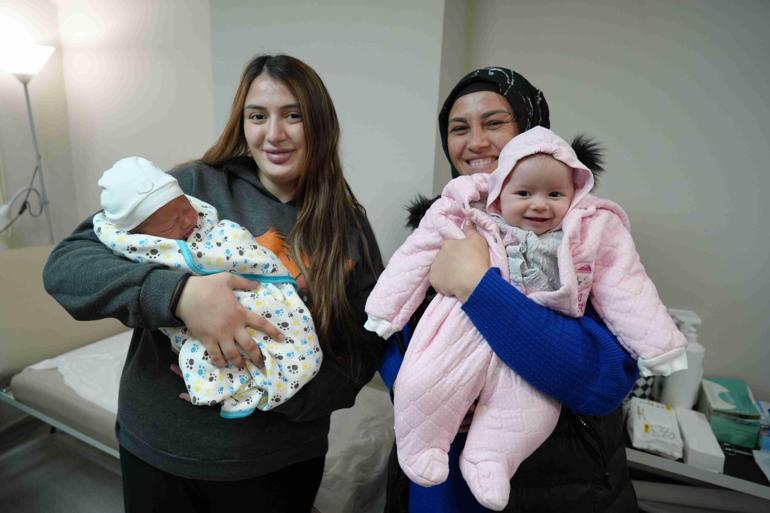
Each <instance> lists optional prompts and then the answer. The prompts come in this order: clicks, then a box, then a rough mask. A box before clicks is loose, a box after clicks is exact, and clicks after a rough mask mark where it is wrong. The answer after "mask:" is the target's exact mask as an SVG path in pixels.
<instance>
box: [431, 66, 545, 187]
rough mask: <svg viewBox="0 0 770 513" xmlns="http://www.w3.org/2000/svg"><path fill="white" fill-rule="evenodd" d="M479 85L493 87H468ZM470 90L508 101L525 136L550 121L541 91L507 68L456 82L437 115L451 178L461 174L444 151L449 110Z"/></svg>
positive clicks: (477, 72) (484, 71) (485, 70)
mask: <svg viewBox="0 0 770 513" xmlns="http://www.w3.org/2000/svg"><path fill="white" fill-rule="evenodd" d="M478 82H482V83H485V84H484V86H487V84H489V85H491V86H492V87H480V88H479V87H469V86H472V85H473V84H475V83H478ZM473 90H491V91H495V92H497V93H500V95H502V96H503V97H504V98H505V99H506V100H508V103H510V104H511V108H512V109H513V114H514V116H516V122H517V124H518V126H519V132H525V131H526V130H529V129H530V128H532V127H535V126H542V127H545V128H550V127H551V121H550V119H549V118H548V115H549V112H548V102H546V101H545V96H543V93H542V91H540V90H539V89H537V88H536V87H535V86H533V85H532V84H530V83H529V81H528V80H527V79H526V78H524V77H523V76H521V75H519V74H518V73H516V72H515V71H513V70H510V69H508V68H498V67H490V68H481V69H477V70H475V71H471V72H470V73H468V74H467V75H465V76H464V77H463V78H462V79H460V81H459V82H457V85H456V86H455V87H454V89H452V92H451V93H449V96H447V99H446V101H445V102H444V106H443V107H442V108H441V112H440V113H439V115H438V126H439V132H440V133H441V145H442V146H443V147H444V154H445V155H446V157H447V160H449V165H450V166H451V167H452V177H453V178H456V177H458V176H460V173H458V171H457V169H455V167H454V165H452V160H451V159H450V158H449V150H448V148H447V136H448V127H449V111H450V110H452V106H453V105H454V103H455V101H456V100H457V98H459V97H460V96H462V95H464V94H467V93H469V92H471V91H473Z"/></svg>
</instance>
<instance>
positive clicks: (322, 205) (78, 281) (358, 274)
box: [44, 55, 382, 513]
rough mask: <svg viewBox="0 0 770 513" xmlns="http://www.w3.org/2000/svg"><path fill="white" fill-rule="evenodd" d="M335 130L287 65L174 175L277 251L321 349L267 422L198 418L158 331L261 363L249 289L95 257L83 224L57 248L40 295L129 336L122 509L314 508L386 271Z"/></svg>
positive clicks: (366, 358)
mask: <svg viewBox="0 0 770 513" xmlns="http://www.w3.org/2000/svg"><path fill="white" fill-rule="evenodd" d="M338 141H339V124H338V120H337V115H336V112H335V110H334V105H333V104H332V101H331V98H330V96H329V93H328V91H327V90H326V88H325V87H324V85H323V82H322V81H321V79H320V77H319V76H318V75H317V74H316V72H315V71H313V70H312V69H311V68H310V67H309V66H307V65H306V64H304V63H303V62H301V61H299V60H297V59H295V58H292V57H289V56H285V55H276V56H268V55H263V56H259V57H256V58H255V59H253V60H252V61H251V62H249V63H248V64H247V66H246V68H245V70H244V72H243V75H242V77H241V81H240V84H239V86H238V89H237V91H236V94H235V98H234V100H233V105H232V109H231V111H230V116H229V119H228V121H227V123H226V125H225V127H224V129H223V131H222V133H221V135H220V136H219V138H218V140H217V141H216V143H215V144H214V145H213V146H212V147H211V148H210V149H209V150H208V151H206V153H205V154H204V155H203V157H202V158H201V159H200V160H198V161H194V162H189V163H186V164H182V165H180V166H178V167H177V168H176V169H174V170H173V171H172V173H173V175H174V176H175V177H176V178H177V180H178V181H179V184H180V186H181V187H182V189H183V190H184V191H185V193H187V194H190V195H192V196H196V197H198V198H200V199H202V200H203V201H206V202H207V203H210V204H212V205H213V206H214V207H216V208H217V210H218V211H219V214H220V216H221V217H222V218H226V219H232V220H233V221H235V222H236V223H239V224H241V225H242V226H244V227H245V228H247V229H248V230H249V231H250V232H251V233H253V234H255V235H257V238H258V239H260V240H262V239H264V240H268V239H269V240H273V241H275V240H278V241H279V251H282V254H281V255H280V256H281V257H282V258H283V259H286V260H287V261H290V262H291V263H292V264H295V265H293V266H292V267H291V268H295V269H297V276H296V278H297V279H298V282H299V283H300V284H301V289H302V293H303V299H304V300H305V302H306V303H307V304H308V306H309V308H310V310H311V313H312V317H313V320H314V322H315V326H316V331H317V333H318V336H319V340H320V343H321V347H322V348H323V351H324V353H325V357H324V359H323V364H322V366H321V370H320V371H319V374H318V375H317V376H316V377H315V378H314V379H313V380H311V381H310V382H309V383H308V384H307V385H305V387H303V388H302V389H301V390H300V391H299V392H298V393H297V394H296V395H295V396H294V397H293V398H292V399H291V400H289V401H287V402H286V403H284V404H283V405H281V406H279V407H277V408H275V409H273V410H270V411H269V412H257V413H255V414H253V415H250V416H248V417H246V418H242V419H238V420H227V419H224V418H222V417H220V416H219V412H218V408H207V407H200V406H193V405H191V404H189V403H188V402H185V401H182V400H180V399H179V396H180V395H182V396H183V395H184V393H183V392H184V384H183V382H182V380H181V379H179V378H178V377H177V376H176V375H174V374H173V373H171V372H170V371H169V367H170V366H172V365H173V364H175V362H176V355H175V354H173V353H172V352H171V350H170V346H169V344H168V340H164V336H163V335H162V334H161V333H160V332H159V331H157V328H158V327H161V326H179V325H181V324H185V325H186V326H187V327H188V328H189V329H190V330H191V331H192V332H193V333H194V334H195V335H196V336H197V338H198V339H200V340H201V342H202V343H203V344H204V346H205V347H206V350H207V352H208V354H209V356H210V357H211V359H212V361H213V362H214V363H215V364H217V365H218V366H220V367H222V366H224V365H225V364H226V363H228V362H229V363H232V364H236V365H241V364H242V363H243V358H249V359H251V360H252V361H254V362H255V363H256V364H258V365H259V363H260V361H261V357H262V355H261V353H260V352H259V348H258V347H257V345H256V344H255V343H254V341H253V339H252V338H251V337H250V336H249V334H248V331H247V328H253V329H256V330H259V331H262V332H264V333H266V334H268V335H271V336H275V337H276V338H278V337H279V335H278V333H279V332H278V330H277V329H276V328H275V327H274V326H272V325H270V323H269V322H268V320H266V319H264V318H262V317H260V316H258V315H256V314H254V313H252V312H248V311H246V310H245V309H244V308H243V307H242V306H241V305H240V304H239V303H238V302H237V301H236V300H235V297H234V294H233V291H234V290H250V289H254V288H255V287H257V286H258V284H257V283H255V282H252V281H249V280H247V279H245V278H243V277H239V276H236V275H233V274H230V273H220V274H215V275H209V276H190V275H189V274H187V273H185V272H183V271H176V270H172V269H167V268H165V267H163V266H160V265H155V264H139V265H138V264H135V263H132V262H129V261H127V260H124V259H122V258H120V257H118V256H116V255H114V254H112V252H111V251H109V249H107V248H106V247H104V246H103V245H101V244H100V243H99V241H98V239H97V238H96V237H95V235H94V233H93V226H92V223H91V220H90V219H88V220H86V221H85V222H83V223H82V224H81V225H80V226H79V227H78V228H77V229H76V230H75V232H74V233H73V234H72V235H71V236H69V237H68V238H67V239H65V240H64V241H62V242H61V243H60V244H59V245H58V246H57V247H56V248H55V249H54V251H53V253H52V254H51V257H50V259H49V261H48V264H47V265H46V268H45V271H44V281H45V286H46V289H47V290H48V292H49V293H50V294H52V295H53V296H54V297H55V298H56V299H57V300H58V301H59V302H60V303H61V304H62V305H63V306H64V307H65V308H66V309H67V310H68V311H69V312H70V313H71V314H72V315H73V316H74V317H75V318H77V319H82V320H88V319H98V318H104V317H114V318H117V319H119V320H120V321H122V322H123V323H124V324H126V326H129V327H132V328H134V335H133V338H132V341H131V346H130V349H129V353H128V357H127V360H126V364H125V367H124V370H123V375H122V377H121V384H120V397H119V402H118V420H117V426H116V432H117V436H118V441H119V443H120V455H121V467H122V471H123V472H122V473H123V484H124V498H125V505H126V511H127V512H128V513H132V512H149V511H176V510H183V509H189V510H191V511H232V510H233V509H234V508H236V507H239V506H241V505H242V504H244V503H246V504H250V503H252V501H253V506H254V507H257V508H258V509H259V510H260V511H268V512H269V511H275V512H290V511H298V512H299V511H302V512H307V511H309V510H310V508H311V506H312V503H313V499H314V497H315V494H316V492H317V490H318V486H319V484H320V481H321V475H322V472H323V464H324V455H325V453H326V450H327V445H328V442H327V434H328V429H329V418H330V416H331V413H332V412H333V411H334V410H337V409H340V408H347V407H350V406H352V405H353V403H354V399H355V396H356V394H357V393H358V391H359V390H360V389H361V387H362V386H363V385H364V384H365V383H366V382H367V381H368V380H369V379H370V378H371V377H372V375H373V373H374V371H375V369H376V367H377V364H378V363H379V360H380V355H381V351H382V344H381V343H380V342H379V341H378V340H377V338H376V336H373V335H372V334H370V333H367V332H366V331H364V330H363V328H362V326H363V323H364V320H365V314H364V311H363V307H364V303H365V301H366V297H367V295H368V293H369V291H370V290H371V288H372V287H373V285H374V283H375V281H376V278H377V275H378V274H379V272H380V271H381V269H382V262H381V258H380V255H379V250H378V248H377V243H376V241H375V238H374V235H373V233H372V231H371V228H370V226H369V223H368V221H367V219H366V215H365V213H364V210H363V208H362V207H361V205H360V204H359V203H358V201H357V200H356V198H355V196H354V195H353V193H352V192H351V190H350V187H349V186H348V184H347V182H346V181H345V179H344V176H343V174H342V168H341V165H340V160H339V152H338Z"/></svg>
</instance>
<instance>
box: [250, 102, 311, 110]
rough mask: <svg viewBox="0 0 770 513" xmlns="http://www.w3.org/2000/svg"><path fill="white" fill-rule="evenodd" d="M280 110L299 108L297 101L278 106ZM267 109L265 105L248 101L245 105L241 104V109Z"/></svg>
mask: <svg viewBox="0 0 770 513" xmlns="http://www.w3.org/2000/svg"><path fill="white" fill-rule="evenodd" d="M278 108H279V109H280V110H288V109H299V103H289V104H287V105H281V106H280V107H278ZM249 109H251V110H267V107H265V106H263V105H255V104H253V103H249V104H247V105H244V106H243V110H249Z"/></svg>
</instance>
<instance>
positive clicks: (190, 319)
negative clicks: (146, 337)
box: [174, 273, 284, 368]
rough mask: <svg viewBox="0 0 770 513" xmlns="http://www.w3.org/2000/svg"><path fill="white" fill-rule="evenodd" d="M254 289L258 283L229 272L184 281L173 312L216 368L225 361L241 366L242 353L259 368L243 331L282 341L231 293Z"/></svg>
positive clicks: (256, 355) (259, 354)
mask: <svg viewBox="0 0 770 513" xmlns="http://www.w3.org/2000/svg"><path fill="white" fill-rule="evenodd" d="M258 287H259V283H258V282H255V281H251V280H247V279H246V278H243V277H241V276H237V275H235V274H231V273H219V274H213V275H210V276H191V277H190V279H189V280H187V283H186V284H185V286H184V290H183V291H182V295H181V297H180V298H179V303H178V304H177V308H176V312H174V313H175V314H176V316H177V317H178V318H179V319H181V320H182V321H183V322H184V323H185V326H187V329H189V330H190V331H191V332H192V334H193V335H195V337H196V338H198V340H200V341H201V343H202V344H203V346H204V347H205V348H206V351H208V353H209V356H210V357H211V361H212V362H213V363H214V365H216V366H217V367H220V368H221V367H224V366H225V365H226V364H227V363H228V362H229V363H231V364H233V365H235V366H236V367H243V366H244V361H243V356H242V353H243V354H245V355H246V356H247V357H248V358H249V360H251V361H252V362H253V363H254V365H256V366H257V367H259V368H262V367H263V365H264V362H263V357H262V352H261V351H260V350H259V346H257V344H256V342H255V341H254V339H253V338H252V337H251V335H249V332H248V330H247V328H253V329H255V330H258V331H261V332H262V333H264V334H265V335H267V336H269V337H271V338H273V339H274V340H278V341H281V340H283V338H284V337H283V334H282V333H281V331H280V330H279V329H278V328H276V327H275V326H274V325H272V324H271V323H269V322H267V321H266V320H265V319H263V318H262V317H260V316H259V315H257V314H256V313H254V312H250V311H248V310H246V309H245V308H244V307H243V306H242V305H241V304H240V303H239V302H238V300H237V299H236V297H235V294H233V291H235V290H254V289H256V288H258Z"/></svg>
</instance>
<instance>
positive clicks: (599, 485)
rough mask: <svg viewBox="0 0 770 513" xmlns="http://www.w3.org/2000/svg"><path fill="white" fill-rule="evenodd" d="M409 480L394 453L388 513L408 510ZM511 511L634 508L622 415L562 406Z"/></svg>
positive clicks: (578, 512)
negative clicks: (600, 414) (591, 413)
mask: <svg viewBox="0 0 770 513" xmlns="http://www.w3.org/2000/svg"><path fill="white" fill-rule="evenodd" d="M408 504H409V480H408V479H407V477H406V476H405V475H404V474H403V472H401V469H400V468H399V466H398V460H397V457H396V448H395V446H394V447H393V450H392V452H391V457H390V462H389V468H388V490H387V501H386V505H385V513H408ZM503 511H505V512H509V513H524V512H533V513H535V512H537V513H547V512H569V513H582V512H585V513H589V512H596V513H627V512H628V513H633V512H636V511H637V506H636V494H635V493H634V489H633V486H632V485H631V481H630V479H629V476H628V468H627V464H626V452H625V446H624V438H623V428H622V414H621V410H620V409H617V410H615V411H614V412H612V413H610V414H609V415H606V416H604V417H591V416H587V415H578V414H576V413H574V412H573V411H571V410H569V409H568V408H566V407H562V412H561V416H560V417H559V422H558V423H557V425H556V429H554V432H553V433H552V434H551V436H550V437H549V438H548V440H546V441H545V443H544V444H543V445H541V446H540V448H539V449H537V450H536V451H535V452H534V453H533V454H532V455H531V456H530V457H529V458H527V459H526V460H525V461H524V463H522V465H521V466H520V467H519V469H518V470H517V471H516V474H515V475H514V476H513V479H512V480H511V498H510V502H509V503H508V505H507V506H506V507H505V509H504V510H503Z"/></svg>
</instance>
